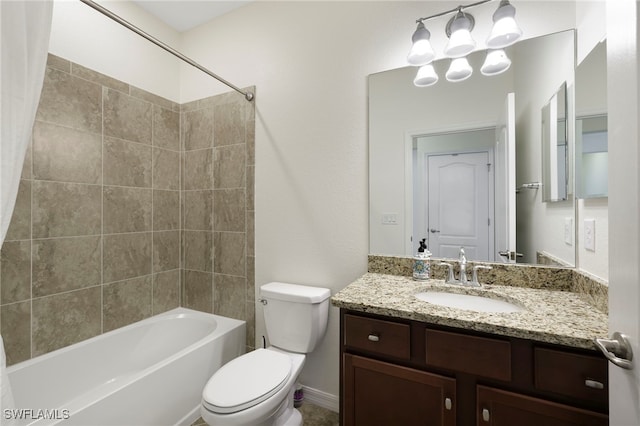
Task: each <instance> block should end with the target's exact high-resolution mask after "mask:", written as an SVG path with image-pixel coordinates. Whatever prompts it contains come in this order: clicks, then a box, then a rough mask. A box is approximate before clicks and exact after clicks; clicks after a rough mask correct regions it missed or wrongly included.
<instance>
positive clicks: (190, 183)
mask: <svg viewBox="0 0 640 426" xmlns="http://www.w3.org/2000/svg"><path fill="white" fill-rule="evenodd" d="M212 160H213V149H201V150H197V151H187V152H185V153H184V171H183V175H184V189H185V190H190V189H211V188H213V161H212Z"/></svg>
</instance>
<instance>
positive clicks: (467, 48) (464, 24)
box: [444, 11, 476, 58]
mask: <svg viewBox="0 0 640 426" xmlns="http://www.w3.org/2000/svg"><path fill="white" fill-rule="evenodd" d="M474 22H475V21H474V20H473V16H471V15H467V14H464V13H462V11H458V13H457V14H456V16H455V17H454V18H453V19H452V20H451V21H449V23H448V24H447V33H448V34H450V35H449V42H448V43H447V46H446V47H445V48H444V54H445V55H447V56H448V57H450V58H459V57H461V56H466V55H467V54H469V53H471V52H473V49H475V47H476V42H475V40H474V39H473V37H472V36H471V30H472V29H473V26H474Z"/></svg>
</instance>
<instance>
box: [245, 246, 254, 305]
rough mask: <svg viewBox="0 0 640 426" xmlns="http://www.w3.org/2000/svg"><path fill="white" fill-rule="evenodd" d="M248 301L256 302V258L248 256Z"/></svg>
mask: <svg viewBox="0 0 640 426" xmlns="http://www.w3.org/2000/svg"><path fill="white" fill-rule="evenodd" d="M247 300H256V258H255V257H253V256H249V255H248V256H247Z"/></svg>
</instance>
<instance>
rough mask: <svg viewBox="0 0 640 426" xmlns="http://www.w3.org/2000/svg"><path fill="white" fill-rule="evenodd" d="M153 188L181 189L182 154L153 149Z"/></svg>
mask: <svg viewBox="0 0 640 426" xmlns="http://www.w3.org/2000/svg"><path fill="white" fill-rule="evenodd" d="M153 188H154V189H173V190H178V189H180V153H179V152H176V151H169V150H166V149H161V148H156V147H154V148H153Z"/></svg>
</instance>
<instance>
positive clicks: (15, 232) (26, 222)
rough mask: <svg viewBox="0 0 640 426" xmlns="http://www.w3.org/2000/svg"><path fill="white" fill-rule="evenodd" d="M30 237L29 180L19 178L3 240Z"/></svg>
mask: <svg viewBox="0 0 640 426" xmlns="http://www.w3.org/2000/svg"><path fill="white" fill-rule="evenodd" d="M29 238H31V181H30V180H24V179H23V180H21V181H20V185H19V186H18V196H17V198H16V205H15V207H14V208H13V216H11V223H9V229H8V230H7V235H6V237H5V241H11V240H26V239H29Z"/></svg>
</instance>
